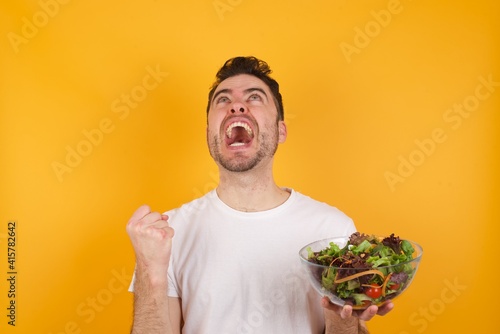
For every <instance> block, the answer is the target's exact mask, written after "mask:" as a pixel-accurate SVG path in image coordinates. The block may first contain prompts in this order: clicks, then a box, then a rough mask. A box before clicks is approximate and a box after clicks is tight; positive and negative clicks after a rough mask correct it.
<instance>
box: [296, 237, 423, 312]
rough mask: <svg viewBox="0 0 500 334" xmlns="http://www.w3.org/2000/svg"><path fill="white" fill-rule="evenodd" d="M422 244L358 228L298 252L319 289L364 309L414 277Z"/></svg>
mask: <svg viewBox="0 0 500 334" xmlns="http://www.w3.org/2000/svg"><path fill="white" fill-rule="evenodd" d="M422 254H423V249H422V247H421V246H420V245H419V244H417V243H415V242H413V241H410V240H401V239H400V238H399V237H397V236H394V234H391V235H390V236H388V237H381V236H376V235H367V234H362V233H359V232H356V233H353V234H352V235H350V236H346V237H337V238H329V239H323V240H318V241H315V242H312V243H310V244H308V245H306V246H304V247H303V248H302V249H301V250H300V251H299V256H300V260H301V263H302V264H303V267H304V269H305V270H306V272H307V275H308V278H309V281H310V283H311V284H312V286H313V287H314V289H315V290H316V291H317V292H318V293H319V294H321V295H323V296H327V297H329V299H330V301H331V302H332V303H333V304H336V305H339V306H344V305H345V304H350V305H352V307H353V309H356V310H363V309H366V308H367V307H369V306H370V305H377V306H380V305H382V304H384V303H385V302H387V301H389V300H391V301H392V300H394V298H396V297H398V296H400V295H401V294H402V293H403V292H404V291H405V290H406V289H408V287H409V286H410V284H411V282H412V281H413V279H414V278H415V274H416V272H417V269H418V266H419V264H420V260H421V259H422Z"/></svg>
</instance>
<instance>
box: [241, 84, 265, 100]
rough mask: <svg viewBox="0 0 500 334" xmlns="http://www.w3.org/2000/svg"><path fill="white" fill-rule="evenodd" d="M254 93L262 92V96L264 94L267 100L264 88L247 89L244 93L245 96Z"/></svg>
mask: <svg viewBox="0 0 500 334" xmlns="http://www.w3.org/2000/svg"><path fill="white" fill-rule="evenodd" d="M254 91H258V92H261V93H262V94H264V96H265V97H266V98H267V93H266V91H265V90H263V89H262V88H259V87H252V88H247V89H245V90H244V91H243V92H244V93H245V94H248V93H251V92H254Z"/></svg>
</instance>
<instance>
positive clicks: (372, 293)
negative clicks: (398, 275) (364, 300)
mask: <svg viewBox="0 0 500 334" xmlns="http://www.w3.org/2000/svg"><path fill="white" fill-rule="evenodd" d="M365 294H366V295H367V296H368V297H370V298H372V299H377V298H379V297H380V296H382V289H381V288H380V287H379V286H378V285H377V284H372V285H371V286H370V287H369V288H366V290H365Z"/></svg>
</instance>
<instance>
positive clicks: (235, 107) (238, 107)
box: [231, 102, 247, 114]
mask: <svg viewBox="0 0 500 334" xmlns="http://www.w3.org/2000/svg"><path fill="white" fill-rule="evenodd" d="M237 111H239V112H240V113H244V112H245V111H247V109H246V108H245V106H244V105H243V104H242V103H240V102H235V103H233V105H232V106H231V113H232V114H234V113H236V112H237Z"/></svg>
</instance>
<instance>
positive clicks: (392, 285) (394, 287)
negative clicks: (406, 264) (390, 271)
mask: <svg viewBox="0 0 500 334" xmlns="http://www.w3.org/2000/svg"><path fill="white" fill-rule="evenodd" d="M399 286H400V284H399V283H392V282H389V284H388V285H387V287H388V288H389V290H398V289H399Z"/></svg>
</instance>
